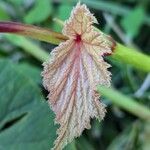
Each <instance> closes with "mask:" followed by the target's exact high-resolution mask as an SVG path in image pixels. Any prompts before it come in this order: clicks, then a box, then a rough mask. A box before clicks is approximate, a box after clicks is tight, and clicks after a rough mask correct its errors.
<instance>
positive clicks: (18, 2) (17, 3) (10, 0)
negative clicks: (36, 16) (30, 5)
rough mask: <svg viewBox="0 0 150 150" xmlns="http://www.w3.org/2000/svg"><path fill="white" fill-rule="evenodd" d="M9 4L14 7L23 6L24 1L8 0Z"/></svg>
mask: <svg viewBox="0 0 150 150" xmlns="http://www.w3.org/2000/svg"><path fill="white" fill-rule="evenodd" d="M8 1H9V2H11V3H13V4H14V5H18V6H19V5H21V4H22V3H23V1H24V0H8Z"/></svg>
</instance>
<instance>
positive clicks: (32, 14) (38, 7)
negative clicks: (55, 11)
mask: <svg viewBox="0 0 150 150" xmlns="http://www.w3.org/2000/svg"><path fill="white" fill-rule="evenodd" d="M51 12H52V4H51V1H50V0H37V1H36V3H35V6H34V7H33V8H32V9H31V10H30V11H29V12H28V13H27V15H26V16H25V17H24V21H25V22H26V23H30V24H33V23H39V22H42V21H44V20H45V19H47V18H48V16H49V15H50V14H51Z"/></svg>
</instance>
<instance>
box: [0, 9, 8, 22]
mask: <svg viewBox="0 0 150 150" xmlns="http://www.w3.org/2000/svg"><path fill="white" fill-rule="evenodd" d="M0 20H10V17H9V14H8V13H7V11H6V10H5V9H4V8H3V7H2V6H0Z"/></svg>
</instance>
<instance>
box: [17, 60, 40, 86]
mask: <svg viewBox="0 0 150 150" xmlns="http://www.w3.org/2000/svg"><path fill="white" fill-rule="evenodd" d="M17 69H18V70H19V71H20V72H21V73H23V74H26V75H27V76H28V77H30V78H31V79H32V80H33V81H34V82H35V83H38V84H39V83H41V70H40V69H39V68H37V67H35V66H31V65H30V64H27V63H21V64H19V65H18V66H17Z"/></svg>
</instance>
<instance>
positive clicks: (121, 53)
mask: <svg viewBox="0 0 150 150" xmlns="http://www.w3.org/2000/svg"><path fill="white" fill-rule="evenodd" d="M111 58H112V59H115V60H117V61H120V62H123V63H125V64H130V65H132V66H133V67H135V68H137V69H140V70H142V71H145V72H150V56H147V55H145V54H142V53H140V52H139V51H137V50H134V49H132V48H128V47H125V46H123V45H121V44H119V43H117V45H116V47H115V49H114V53H113V54H112V55H111Z"/></svg>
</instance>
